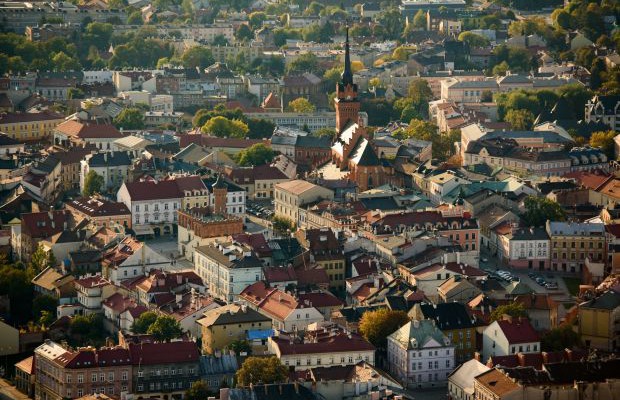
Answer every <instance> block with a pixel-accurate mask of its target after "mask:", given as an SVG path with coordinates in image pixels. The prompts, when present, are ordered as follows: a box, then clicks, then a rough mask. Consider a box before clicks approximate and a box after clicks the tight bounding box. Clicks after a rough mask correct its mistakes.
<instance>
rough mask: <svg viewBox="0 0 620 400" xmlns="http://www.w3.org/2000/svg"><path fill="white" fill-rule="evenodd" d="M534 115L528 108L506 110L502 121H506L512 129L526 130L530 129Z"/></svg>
mask: <svg viewBox="0 0 620 400" xmlns="http://www.w3.org/2000/svg"><path fill="white" fill-rule="evenodd" d="M535 119H536V117H535V116H534V114H532V112H531V111H529V110H516V109H513V110H508V112H507V113H506V116H505V117H504V121H506V122H508V123H509V124H510V126H511V127H512V129H514V130H518V131H528V130H530V129H532V124H533V123H534V120H535Z"/></svg>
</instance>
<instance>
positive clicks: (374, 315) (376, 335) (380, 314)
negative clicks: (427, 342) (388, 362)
mask: <svg viewBox="0 0 620 400" xmlns="http://www.w3.org/2000/svg"><path fill="white" fill-rule="evenodd" d="M407 322H409V317H408V316H407V313H406V312H404V311H401V310H388V309H387V308H381V309H378V310H375V311H366V312H365V313H364V314H363V315H362V319H361V320H360V323H359V332H360V333H361V334H362V336H363V337H364V338H365V339H366V340H368V341H369V342H370V343H372V344H373V345H374V346H375V347H377V348H385V346H386V344H387V337H388V336H389V335H391V334H392V333H394V332H396V330H397V329H398V328H400V327H401V326H403V325H405V324H406V323H407Z"/></svg>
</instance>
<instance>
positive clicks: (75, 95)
mask: <svg viewBox="0 0 620 400" xmlns="http://www.w3.org/2000/svg"><path fill="white" fill-rule="evenodd" d="M67 97H68V98H69V99H83V98H84V97H85V94H84V91H83V90H82V89H80V88H69V90H67Z"/></svg>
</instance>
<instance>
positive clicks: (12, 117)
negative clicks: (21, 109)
mask: <svg viewBox="0 0 620 400" xmlns="http://www.w3.org/2000/svg"><path fill="white" fill-rule="evenodd" d="M64 120H65V117H64V116H63V115H62V114H57V113H52V112H39V113H7V114H0V131H1V132H4V133H6V134H7V136H8V137H10V138H12V139H15V140H18V141H20V142H33V141H39V140H47V139H49V138H51V136H52V133H53V131H54V129H55V128H56V126H58V124H60V123H62V122H63V121H64Z"/></svg>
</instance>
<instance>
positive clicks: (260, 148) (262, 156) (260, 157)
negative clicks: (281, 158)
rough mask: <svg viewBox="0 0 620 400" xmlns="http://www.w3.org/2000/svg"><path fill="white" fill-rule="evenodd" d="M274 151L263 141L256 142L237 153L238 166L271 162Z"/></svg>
mask: <svg viewBox="0 0 620 400" xmlns="http://www.w3.org/2000/svg"><path fill="white" fill-rule="evenodd" d="M275 154H276V153H275V151H273V150H271V148H270V147H267V146H265V145H264V144H263V143H256V144H254V145H252V146H250V147H248V148H247V149H244V150H242V151H241V152H240V153H239V158H238V164H239V165H240V166H244V167H245V166H250V165H263V164H267V163H269V162H271V161H272V160H273V157H274V156H275Z"/></svg>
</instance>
